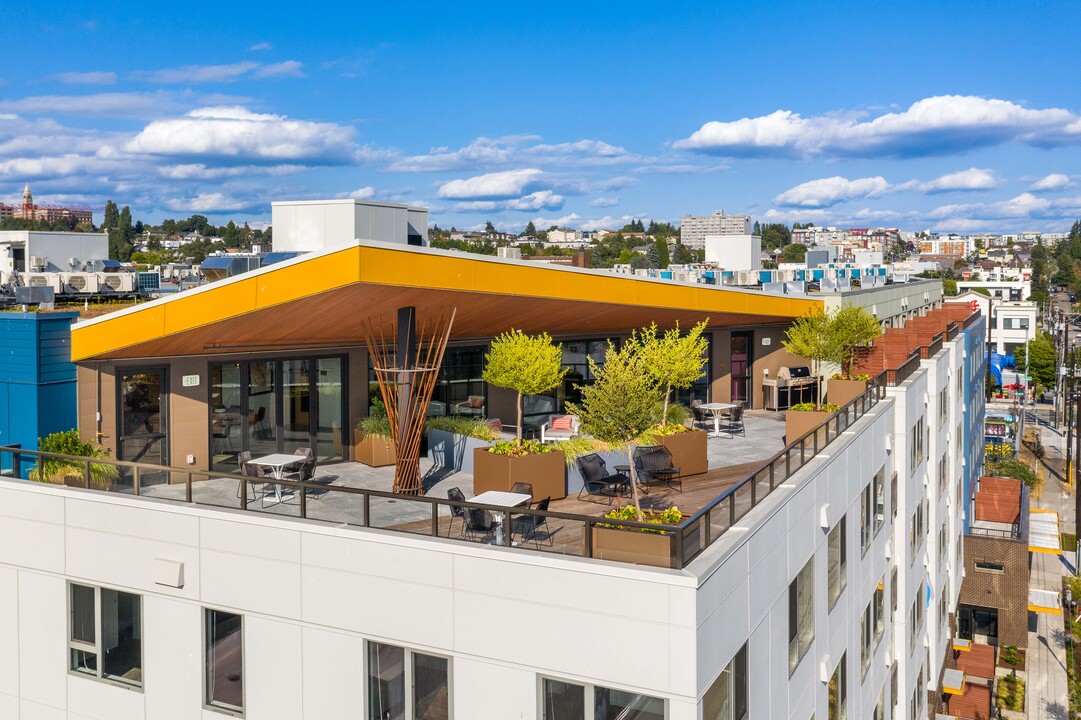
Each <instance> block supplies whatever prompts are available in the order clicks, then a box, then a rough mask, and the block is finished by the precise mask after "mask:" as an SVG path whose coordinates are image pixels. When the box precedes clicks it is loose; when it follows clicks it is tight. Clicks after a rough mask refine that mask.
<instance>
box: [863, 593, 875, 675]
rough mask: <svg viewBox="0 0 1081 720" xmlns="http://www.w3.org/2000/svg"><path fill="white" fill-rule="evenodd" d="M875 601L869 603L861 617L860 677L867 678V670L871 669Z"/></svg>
mask: <svg viewBox="0 0 1081 720" xmlns="http://www.w3.org/2000/svg"><path fill="white" fill-rule="evenodd" d="M873 605H874V600H871V602H869V603H867V607H866V608H864V609H863V615H862V616H861V617H860V677H866V676H867V668H869V667H871V655H872V651H871V642H872V638H873V636H874V632H875V631H874V619H873V618H872V617H871V612H872V611H871V607H872V606H873Z"/></svg>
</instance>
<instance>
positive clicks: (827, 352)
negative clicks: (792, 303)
mask: <svg viewBox="0 0 1081 720" xmlns="http://www.w3.org/2000/svg"><path fill="white" fill-rule="evenodd" d="M781 344H782V345H784V349H785V350H787V351H788V352H790V353H792V354H793V355H796V356H798V357H801V358H806V359H807V360H810V361H811V367H812V369H813V370H814V373H815V375H818V376H819V377H821V375H822V363H824V362H830V361H832V360H833V359H834V357H836V347H835V345H834V343H833V337H832V332H831V329H830V317H829V315H827V314H826V313H825V312H823V311H822V310H820V309H817V308H816V309H813V310H810V311H808V313H807V314H806V315H802V316H800V317H798V318H796V320H795V322H793V323H792V324H791V325H790V326H789V328H788V330H786V331H785V339H784V340H782V341H781Z"/></svg>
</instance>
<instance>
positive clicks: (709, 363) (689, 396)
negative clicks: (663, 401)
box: [673, 333, 713, 407]
mask: <svg viewBox="0 0 1081 720" xmlns="http://www.w3.org/2000/svg"><path fill="white" fill-rule="evenodd" d="M703 337H705V338H706V356H705V358H703V359H704V360H705V365H703V366H702V372H704V373H705V374H704V375H703V376H702V377H700V378H698V379H697V380H695V381H694V384H693V385H691V386H690V387H689V388H679V389H677V390H676V391H675V392H674V393H673V399H674V401H675V402H677V403H680V404H681V405H686V406H687V407H690V406H691V403H692V402H694V401H695V400H701V401H702V402H704V403H708V402H709V398H710V387H711V386H712V384H713V335H711V334H710V333H704V334H703Z"/></svg>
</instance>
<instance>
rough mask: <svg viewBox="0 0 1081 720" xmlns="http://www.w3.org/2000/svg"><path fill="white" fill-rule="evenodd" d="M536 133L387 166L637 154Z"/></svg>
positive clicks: (610, 158)
mask: <svg viewBox="0 0 1081 720" xmlns="http://www.w3.org/2000/svg"><path fill="white" fill-rule="evenodd" d="M538 140H540V137H539V136H537V135H506V136H503V137H497V138H489V137H478V138H476V139H475V140H474V141H473V142H471V143H470V144H468V145H466V146H464V147H461V148H459V149H457V150H450V149H449V148H446V147H437V148H432V149H431V150H430V151H429V152H428V153H427V154H425V155H411V156H409V157H405V158H402V159H401V160H399V161H397V162H396V163H394V164H393V165H391V166H390V168H389V169H390V170H392V171H395V172H440V171H448V170H476V169H487V168H498V167H506V166H508V165H523V164H528V165H542V166H563V167H598V166H607V165H615V164H619V163H627V162H636V161H638V160H640V159H641V158H639V157H638V156H636V155H633V154H631V153H629V152H627V151H626V150H625V149H623V148H621V147H617V146H615V145H611V144H609V143H606V142H603V141H601V140H578V141H576V142H566V143H555V144H544V143H538V142H537V141H538Z"/></svg>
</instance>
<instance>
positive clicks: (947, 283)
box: [942, 278, 957, 297]
mask: <svg viewBox="0 0 1081 720" xmlns="http://www.w3.org/2000/svg"><path fill="white" fill-rule="evenodd" d="M942 294H943V295H945V296H946V297H953V296H954V295H956V294H957V281H956V280H954V279H953V278H942Z"/></svg>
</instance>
